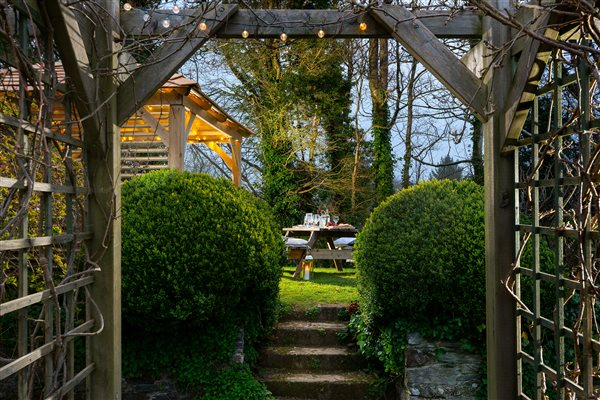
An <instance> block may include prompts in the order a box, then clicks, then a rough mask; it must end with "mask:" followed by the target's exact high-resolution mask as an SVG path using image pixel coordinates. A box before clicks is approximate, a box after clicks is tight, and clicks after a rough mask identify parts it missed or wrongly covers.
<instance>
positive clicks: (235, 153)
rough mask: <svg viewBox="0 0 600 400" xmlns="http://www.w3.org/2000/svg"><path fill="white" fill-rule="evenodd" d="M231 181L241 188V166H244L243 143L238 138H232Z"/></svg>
mask: <svg viewBox="0 0 600 400" xmlns="http://www.w3.org/2000/svg"><path fill="white" fill-rule="evenodd" d="M230 148H231V161H232V163H231V164H232V168H231V179H232V180H233V184H234V186H240V183H241V178H242V172H241V170H240V166H241V165H242V142H241V141H240V140H238V139H236V138H231V142H230Z"/></svg>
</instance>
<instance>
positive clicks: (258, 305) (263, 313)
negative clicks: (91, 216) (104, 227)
mask: <svg viewBox="0 0 600 400" xmlns="http://www.w3.org/2000/svg"><path fill="white" fill-rule="evenodd" d="M122 213H123V225H122V232H123V234H122V240H123V257H122V269H123V284H122V287H123V330H124V332H123V334H124V343H125V345H124V355H125V357H124V364H125V365H126V371H127V372H128V373H129V374H131V375H140V374H149V373H150V374H152V373H159V372H160V370H161V368H164V369H163V371H172V372H175V373H176V374H177V377H178V379H179V380H180V381H181V380H182V379H183V378H184V376H188V378H186V379H184V381H185V382H186V384H187V385H191V386H194V385H192V383H191V382H190V379H191V378H189V373H188V375H185V371H189V365H190V363H196V364H198V363H200V364H202V365H205V366H206V368H208V369H215V367H216V366H219V367H220V366H224V365H226V364H225V361H226V359H227V357H229V356H230V355H231V353H232V351H233V343H234V342H235V338H236V337H237V334H238V330H239V328H240V327H243V328H244V332H245V340H246V344H247V345H248V348H249V349H251V348H252V345H253V344H255V343H256V340H257V338H258V337H260V336H261V335H262V334H264V333H265V332H266V331H267V330H269V329H270V327H271V326H272V324H273V323H274V321H275V312H276V307H277V296H278V282H279V278H280V275H281V270H280V265H281V261H283V260H282V257H283V254H284V252H283V243H282V241H281V234H280V232H281V231H280V228H279V227H278V226H277V225H276V224H274V222H273V218H272V217H271V213H270V211H269V209H268V208H267V206H266V205H265V204H264V203H263V202H262V201H260V200H258V199H256V198H255V197H253V196H252V195H250V194H249V193H248V192H246V191H244V190H242V189H238V188H235V187H234V186H233V185H232V184H231V183H230V182H229V181H226V180H224V179H214V178H212V177H210V176H208V175H197V174H191V173H185V172H178V171H173V170H171V171H160V172H155V173H151V174H146V175H144V176H142V177H139V178H135V179H133V180H131V181H129V182H127V183H125V184H124V185H123V208H122ZM178 335H180V336H181V337H179V336H178ZM186 335H187V336H186ZM188 336H190V337H194V340H190V339H187V337H188ZM140 346H141V348H140ZM142 348H146V349H150V348H151V349H156V350H155V351H153V352H150V351H142ZM158 349H161V350H158ZM165 349H168V351H163V350H165ZM145 353H148V354H146V355H143V356H142V354H145ZM128 355H129V356H130V357H128ZM216 369H217V370H220V368H216ZM237 371H238V372H240V371H241V370H237ZM196 373H197V374H198V375H197V378H198V382H197V383H202V382H204V380H206V379H209V378H211V377H213V378H214V379H217V378H218V374H217V375H210V374H209V375H203V374H204V372H203V370H197V371H196ZM207 373H208V372H207ZM224 373H225V372H224ZM227 373H233V372H231V371H230V372H227ZM240 373H244V372H240ZM205 383H206V382H205ZM203 390H207V386H206V385H203ZM231 398H238V397H235V396H234V397H231ZM239 398H240V399H241V398H246V397H244V396H240V397H239ZM250 398H251V397H250Z"/></svg>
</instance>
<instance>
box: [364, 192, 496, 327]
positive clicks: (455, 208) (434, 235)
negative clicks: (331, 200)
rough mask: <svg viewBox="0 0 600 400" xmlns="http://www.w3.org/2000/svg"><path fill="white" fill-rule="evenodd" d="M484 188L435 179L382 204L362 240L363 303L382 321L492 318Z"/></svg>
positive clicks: (471, 323)
mask: <svg viewBox="0 0 600 400" xmlns="http://www.w3.org/2000/svg"><path fill="white" fill-rule="evenodd" d="M483 216H484V210H483V189H482V188H481V187H480V186H479V185H477V184H475V183H473V182H469V181H431V182H425V183H422V184H419V185H417V186H415V187H413V188H409V189H404V190H402V191H400V192H399V193H397V194H396V195H394V196H392V197H390V198H389V199H388V200H386V201H385V202H384V203H382V204H381V205H380V206H379V207H377V208H376V209H375V211H374V212H373V214H372V215H371V217H370V218H369V220H368V221H367V223H366V224H365V227H364V229H363V231H362V232H361V234H360V235H359V237H358V239H357V244H356V252H355V257H356V263H357V266H358V282H359V291H360V293H361V299H362V306H363V309H364V311H365V312H367V313H368V314H369V316H370V318H372V319H374V320H376V321H381V322H385V321H392V320H395V319H397V318H407V319H412V320H417V321H427V320H431V319H435V318H439V319H440V322H443V321H446V322H447V321H450V320H452V319H455V318H460V319H461V320H462V321H463V322H464V329H465V330H467V331H468V330H470V329H472V328H474V327H477V326H479V325H481V324H484V323H485V284H484V276H485V271H484V261H485V254H484V237H483V234H484V229H483V226H484V225H483V224H484V221H483Z"/></svg>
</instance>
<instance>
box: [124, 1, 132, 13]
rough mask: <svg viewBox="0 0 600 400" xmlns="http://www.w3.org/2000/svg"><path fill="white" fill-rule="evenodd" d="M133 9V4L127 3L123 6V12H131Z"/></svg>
mask: <svg viewBox="0 0 600 400" xmlns="http://www.w3.org/2000/svg"><path fill="white" fill-rule="evenodd" d="M132 8H133V7H132V6H131V3H125V4H123V10H125V11H131V9H132Z"/></svg>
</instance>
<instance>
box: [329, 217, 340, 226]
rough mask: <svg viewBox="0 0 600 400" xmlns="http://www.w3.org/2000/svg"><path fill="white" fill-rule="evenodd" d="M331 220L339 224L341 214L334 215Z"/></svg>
mask: <svg viewBox="0 0 600 400" xmlns="http://www.w3.org/2000/svg"><path fill="white" fill-rule="evenodd" d="M331 220H332V221H333V223H334V224H335V225H337V224H338V222H340V216H339V215H334V216H332V217H331Z"/></svg>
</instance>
